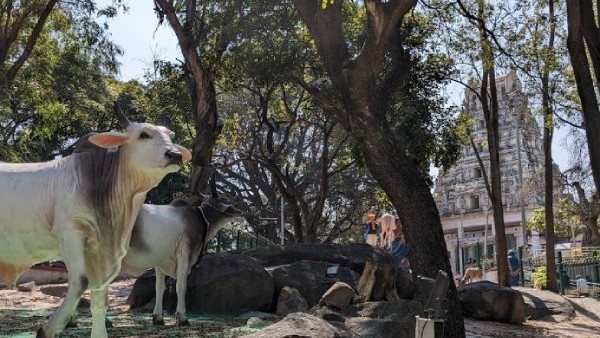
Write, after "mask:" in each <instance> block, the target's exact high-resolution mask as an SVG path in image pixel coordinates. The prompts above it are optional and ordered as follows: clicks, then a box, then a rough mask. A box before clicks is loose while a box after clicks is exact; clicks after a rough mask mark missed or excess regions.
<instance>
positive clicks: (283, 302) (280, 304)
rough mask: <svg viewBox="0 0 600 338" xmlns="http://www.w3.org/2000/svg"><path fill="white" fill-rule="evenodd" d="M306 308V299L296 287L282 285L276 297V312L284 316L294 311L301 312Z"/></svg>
mask: <svg viewBox="0 0 600 338" xmlns="http://www.w3.org/2000/svg"><path fill="white" fill-rule="evenodd" d="M306 310H308V303H307V302H306V299H305V298H304V297H303V296H302V295H301V294H300V291H298V289H296V288H292V287H289V286H284V287H283V288H282V289H281V291H280V292H279V297H277V310H276V312H277V314H278V315H280V316H286V315H289V314H290V313H294V312H303V311H306Z"/></svg>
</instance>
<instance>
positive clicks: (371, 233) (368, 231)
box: [364, 211, 379, 246]
mask: <svg viewBox="0 0 600 338" xmlns="http://www.w3.org/2000/svg"><path fill="white" fill-rule="evenodd" d="M368 218H369V220H368V221H367V223H366V224H365V228H364V235H365V240H366V241H367V243H368V244H371V245H373V246H375V245H377V239H378V237H377V230H378V228H379V225H378V224H377V221H376V219H377V214H376V213H375V211H370V212H369V214H368Z"/></svg>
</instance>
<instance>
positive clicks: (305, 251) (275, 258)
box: [244, 243, 398, 274]
mask: <svg viewBox="0 0 600 338" xmlns="http://www.w3.org/2000/svg"><path fill="white" fill-rule="evenodd" d="M244 255H247V256H250V257H254V258H256V259H257V260H258V261H259V262H260V263H261V264H263V265H264V266H265V267H272V266H279V265H285V264H291V263H294V262H297V261H301V260H308V261H318V262H329V263H336V264H340V266H342V267H345V268H348V269H351V270H353V271H355V272H357V273H358V274H362V271H363V269H364V267H365V262H367V261H373V262H375V263H378V264H379V265H394V266H397V263H398V262H397V260H395V259H394V256H392V254H390V252H389V251H387V250H384V249H381V248H376V247H373V246H371V245H369V244H366V243H352V244H347V245H339V244H331V243H327V244H310V243H300V244H290V245H285V246H281V245H273V246H268V247H262V248H257V249H252V250H248V251H245V252H244Z"/></svg>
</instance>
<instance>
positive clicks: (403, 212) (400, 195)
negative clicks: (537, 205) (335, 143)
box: [354, 122, 464, 337]
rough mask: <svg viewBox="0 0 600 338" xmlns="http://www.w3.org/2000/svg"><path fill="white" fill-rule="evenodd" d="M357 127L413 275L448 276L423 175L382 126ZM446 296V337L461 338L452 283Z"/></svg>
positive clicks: (435, 213)
mask: <svg viewBox="0 0 600 338" xmlns="http://www.w3.org/2000/svg"><path fill="white" fill-rule="evenodd" d="M359 125H360V126H361V127H360V131H362V132H360V131H358V130H354V134H355V135H360V134H362V135H361V136H359V137H358V138H357V139H358V140H360V141H361V144H360V149H361V152H362V154H363V156H364V157H365V161H366V164H367V166H368V168H369V170H370V171H371V173H372V174H373V177H374V178H375V179H376V180H377V181H378V182H379V184H380V186H381V187H382V189H383V190H384V191H385V192H386V194H387V195H388V196H389V198H390V200H391V201H392V204H393V205H394V207H395V208H396V210H397V211H398V216H399V217H400V220H401V222H402V224H403V227H404V234H405V236H406V242H407V243H409V244H410V245H411V246H410V250H409V251H408V257H409V261H410V265H411V267H412V269H413V272H414V274H418V275H422V276H426V277H430V278H435V277H436V276H437V274H438V271H439V270H442V271H444V272H446V274H447V275H449V276H452V269H451V267H450V257H449V256H448V249H447V247H446V242H445V240H444V234H443V231H442V224H441V221H440V217H439V213H438V210H437V207H436V205H435V201H434V200H433V196H432V195H431V191H430V190H429V186H427V184H426V183H425V179H424V174H422V173H419V172H418V170H417V169H416V167H415V165H414V164H413V162H412V161H411V160H410V159H408V158H407V156H406V155H405V153H404V152H403V151H401V150H398V149H397V148H396V146H395V145H394V144H393V143H392V140H391V139H390V138H388V137H386V135H390V131H389V130H387V128H386V127H385V126H383V125H378V124H375V123H373V122H370V123H366V122H365V123H360V124H359ZM364 132H368V134H364ZM448 292H449V294H448V300H449V303H448V304H449V308H448V310H449V311H448V313H447V314H446V322H447V323H448V326H447V330H446V334H447V336H449V337H461V336H464V324H463V319H462V315H461V313H462V312H461V311H462V310H461V309H460V303H459V302H458V295H457V293H456V286H455V285H454V283H452V284H451V285H450V288H449V291H448Z"/></svg>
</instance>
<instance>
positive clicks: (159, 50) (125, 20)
mask: <svg viewBox="0 0 600 338" xmlns="http://www.w3.org/2000/svg"><path fill="white" fill-rule="evenodd" d="M110 3H112V0H100V1H99V2H98V4H99V6H103V5H106V4H110ZM128 5H129V7H130V8H129V11H128V12H127V13H119V15H118V16H117V17H115V18H113V19H109V20H107V22H108V24H109V26H110V30H109V32H110V34H111V39H112V40H113V41H114V42H115V43H117V44H118V45H119V46H121V48H122V49H123V50H124V52H125V54H124V55H123V56H122V57H121V58H120V62H121V64H122V65H121V72H120V79H121V80H124V81H127V80H130V79H137V80H140V81H142V80H143V75H144V72H145V71H146V70H148V69H151V68H152V61H153V60H154V59H155V58H158V59H162V60H170V61H173V60H177V59H178V60H181V59H182V56H181V52H180V50H179V46H178V44H177V38H176V37H175V34H174V33H173V31H172V30H171V27H170V26H169V25H168V24H167V23H166V22H165V23H163V24H162V25H161V26H159V27H157V25H158V19H157V18H156V15H155V14H154V10H153V8H154V4H153V2H152V1H150V0H145V1H140V0H136V1H133V0H131V1H129V2H128ZM447 93H448V95H450V97H451V101H452V103H453V104H460V102H461V101H462V89H461V88H459V87H457V86H453V88H449V89H448V91H447ZM565 134H566V129H565V128H563V129H559V130H558V131H556V133H555V137H554V142H553V152H552V153H553V157H554V161H555V162H556V163H557V164H558V165H559V167H560V168H561V170H564V169H566V168H567V165H568V153H567V152H566V151H565V150H564V149H563V145H562V143H563V139H564V137H565Z"/></svg>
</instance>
